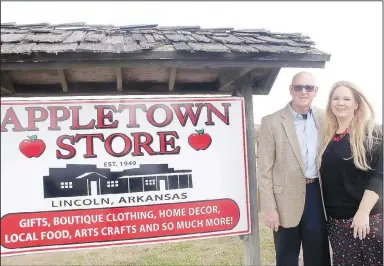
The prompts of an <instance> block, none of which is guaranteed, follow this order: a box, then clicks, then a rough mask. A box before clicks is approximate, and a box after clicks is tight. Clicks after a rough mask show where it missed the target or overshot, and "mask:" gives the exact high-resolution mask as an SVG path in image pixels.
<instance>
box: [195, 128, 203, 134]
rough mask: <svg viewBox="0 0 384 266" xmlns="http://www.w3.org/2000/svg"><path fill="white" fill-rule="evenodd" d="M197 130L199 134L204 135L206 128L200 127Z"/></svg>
mask: <svg viewBox="0 0 384 266" xmlns="http://www.w3.org/2000/svg"><path fill="white" fill-rule="evenodd" d="M195 131H196V132H197V134H199V135H202V134H204V129H198V130H195Z"/></svg>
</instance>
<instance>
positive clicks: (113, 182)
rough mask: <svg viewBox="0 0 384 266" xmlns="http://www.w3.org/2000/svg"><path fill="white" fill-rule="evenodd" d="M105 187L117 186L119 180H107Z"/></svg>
mask: <svg viewBox="0 0 384 266" xmlns="http://www.w3.org/2000/svg"><path fill="white" fill-rule="evenodd" d="M107 187H119V181H107Z"/></svg>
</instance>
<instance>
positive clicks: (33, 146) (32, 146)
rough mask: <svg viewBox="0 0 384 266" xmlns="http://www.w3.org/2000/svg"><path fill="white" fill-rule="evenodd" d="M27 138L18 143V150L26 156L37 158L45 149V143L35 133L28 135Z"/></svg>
mask: <svg viewBox="0 0 384 266" xmlns="http://www.w3.org/2000/svg"><path fill="white" fill-rule="evenodd" d="M28 138H29V139H25V140H23V141H22V142H21V143H20V145H19V150H20V151H21V153H22V154H24V155H25V156H26V157H28V158H32V157H35V158H38V157H40V155H42V154H43V152H44V151H45V143H44V141H42V140H41V139H37V136H36V135H32V136H28Z"/></svg>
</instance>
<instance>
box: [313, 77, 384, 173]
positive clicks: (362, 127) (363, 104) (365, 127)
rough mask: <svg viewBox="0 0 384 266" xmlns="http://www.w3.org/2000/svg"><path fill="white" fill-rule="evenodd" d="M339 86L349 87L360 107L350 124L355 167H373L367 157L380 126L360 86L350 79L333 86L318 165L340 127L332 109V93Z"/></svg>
mask: <svg viewBox="0 0 384 266" xmlns="http://www.w3.org/2000/svg"><path fill="white" fill-rule="evenodd" d="M338 87H347V88H349V89H350V90H351V91H352V94H353V97H354V99H355V101H356V102H357V104H358V108H357V109H356V110H355V116H354V118H353V119H352V121H351V124H350V126H349V135H350V145H351V151H352V157H353V163H354V165H355V167H356V168H358V169H361V170H363V171H367V170H369V169H371V167H370V165H369V162H368V159H367V153H370V152H371V151H372V149H373V146H374V144H375V143H376V140H377V139H378V138H377V136H378V134H377V133H378V132H377V131H378V127H377V126H376V124H375V112H374V110H373V108H372V105H371V104H370V103H369V102H368V100H367V98H366V97H365V95H364V94H363V93H362V92H361V90H360V89H359V87H357V86H356V85H355V84H353V83H351V82H349V81H338V82H336V83H335V84H333V85H332V87H331V91H330V93H329V97H328V104H327V109H326V110H325V115H324V134H323V137H322V141H321V142H320V143H321V144H320V153H319V156H318V166H319V167H320V166H321V159H322V155H323V153H324V151H325V149H326V148H327V146H328V144H329V142H330V141H331V140H332V137H333V136H334V134H335V132H336V130H337V129H338V122H337V120H336V117H335V115H334V114H333V112H332V110H331V102H332V95H333V92H334V91H335V90H336V89H337V88H338ZM380 135H381V134H380ZM345 159H349V158H345ZM319 169H320V168H319Z"/></svg>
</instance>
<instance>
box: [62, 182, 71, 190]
mask: <svg viewBox="0 0 384 266" xmlns="http://www.w3.org/2000/svg"><path fill="white" fill-rule="evenodd" d="M60 188H61V189H66V188H72V182H61V183H60Z"/></svg>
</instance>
